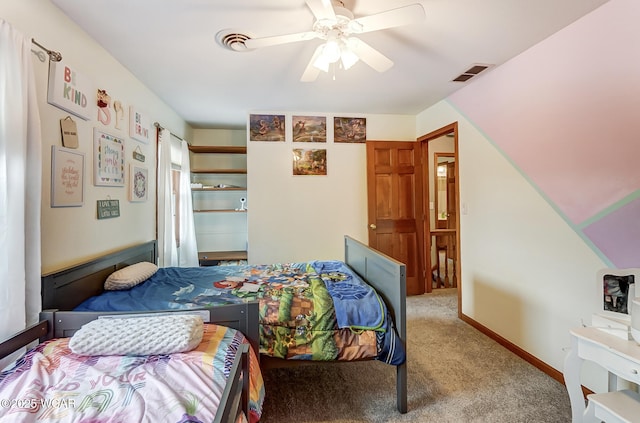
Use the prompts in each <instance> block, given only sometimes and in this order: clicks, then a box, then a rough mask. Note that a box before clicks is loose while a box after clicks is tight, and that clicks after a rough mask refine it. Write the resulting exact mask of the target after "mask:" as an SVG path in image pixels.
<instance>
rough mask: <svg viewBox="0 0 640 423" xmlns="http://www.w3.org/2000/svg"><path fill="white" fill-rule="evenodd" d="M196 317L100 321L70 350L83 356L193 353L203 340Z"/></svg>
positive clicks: (89, 326) (86, 328)
mask: <svg viewBox="0 0 640 423" xmlns="http://www.w3.org/2000/svg"><path fill="white" fill-rule="evenodd" d="M202 333H203V322H202V318H201V317H200V316H195V315H178V314H177V315H175V316H173V315H164V314H163V315H161V316H145V317H126V318H108V319H96V320H93V321H91V322H89V323H87V324H85V325H83V326H82V328H80V330H79V331H77V332H76V333H75V334H74V335H73V336H72V337H71V339H70V340H69V348H71V351H73V352H74V353H76V354H80V355H157V354H172V353H177V352H184V351H190V350H192V349H194V348H195V347H197V346H198V344H199V343H200V341H201V340H202Z"/></svg>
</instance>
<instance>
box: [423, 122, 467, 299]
mask: <svg viewBox="0 0 640 423" xmlns="http://www.w3.org/2000/svg"><path fill="white" fill-rule="evenodd" d="M418 142H419V143H420V145H421V156H422V161H423V163H424V164H425V165H424V172H423V177H424V180H423V184H422V186H423V189H424V194H423V198H424V199H425V201H424V215H425V217H426V218H425V220H424V234H425V237H424V249H423V251H424V252H425V256H424V263H425V271H426V275H425V292H432V291H433V290H434V289H441V288H457V289H458V310H460V307H459V305H460V304H459V303H460V281H461V278H460V269H461V266H460V219H459V209H460V208H459V204H460V202H459V198H460V191H459V182H458V181H459V166H458V124H457V122H454V123H452V124H450V125H447V126H445V127H443V128H440V129H438V130H436V131H433V132H431V133H428V134H426V135H423V136H421V137H419V138H418Z"/></svg>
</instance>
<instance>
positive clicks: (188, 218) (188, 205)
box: [178, 140, 199, 267]
mask: <svg viewBox="0 0 640 423" xmlns="http://www.w3.org/2000/svg"><path fill="white" fill-rule="evenodd" d="M181 144H182V145H181V147H182V154H181V163H180V189H179V192H180V201H179V202H178V204H180V267H189V266H198V265H199V262H198V245H197V243H196V229H195V225H194V222H193V200H192V198H191V172H190V171H189V170H190V169H191V163H190V162H189V147H188V145H187V142H186V141H184V140H183V141H182V143H181Z"/></svg>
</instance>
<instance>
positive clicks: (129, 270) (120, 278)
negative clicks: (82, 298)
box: [104, 261, 158, 291]
mask: <svg viewBox="0 0 640 423" xmlns="http://www.w3.org/2000/svg"><path fill="white" fill-rule="evenodd" d="M157 271H158V266H156V265H155V264H153V263H150V262H148V261H142V262H140V263H136V264H132V265H131V266H127V267H123V268H122V269H120V270H116V271H115V272H113V273H112V274H110V275H109V277H108V278H107V280H106V281H105V282H104V289H106V290H107V291H117V290H120V289H129V288H133V287H134V286H136V285H138V284H139V283H142V282H144V281H146V280H147V279H149V278H150V277H151V276H153V275H154V274H155V273H156V272H157Z"/></svg>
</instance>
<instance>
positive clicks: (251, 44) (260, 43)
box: [244, 31, 318, 49]
mask: <svg viewBox="0 0 640 423" xmlns="http://www.w3.org/2000/svg"><path fill="white" fill-rule="evenodd" d="M317 36H318V33H317V32H314V31H307V32H298V33H295V34H285V35H274V36H272V37H262V38H249V39H248V40H246V41H245V42H244V45H245V46H247V48H248V49H256V48H260V47H269V46H275V45H280V44H287V43H296V42H298V41H306V40H312V39H314V38H316V37H317Z"/></svg>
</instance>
